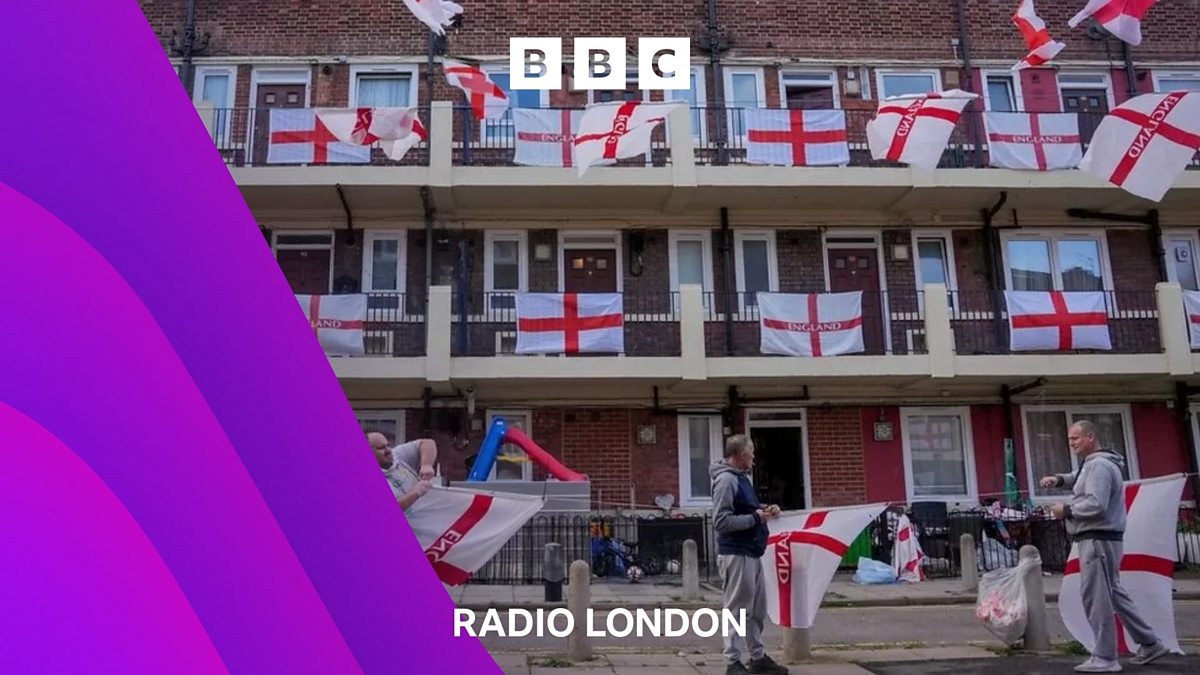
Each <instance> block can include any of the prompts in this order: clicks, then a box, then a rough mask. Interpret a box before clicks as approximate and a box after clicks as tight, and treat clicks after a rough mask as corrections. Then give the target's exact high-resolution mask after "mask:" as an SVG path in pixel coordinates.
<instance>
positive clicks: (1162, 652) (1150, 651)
mask: <svg viewBox="0 0 1200 675" xmlns="http://www.w3.org/2000/svg"><path fill="white" fill-rule="evenodd" d="M1170 653H1171V650H1169V649H1167V646H1166V645H1164V644H1163V643H1162V641H1161V640H1160V641H1158V642H1155V643H1154V644H1152V645H1149V646H1147V645H1142V646H1141V647H1139V648H1138V650H1137V653H1136V654H1134V655H1133V658H1131V659H1129V662H1130V663H1132V664H1133V665H1135V666H1144V665H1146V664H1147V663H1150V662H1151V661H1153V660H1155V659H1157V658H1159V657H1162V656H1166V655H1167V654H1170Z"/></svg>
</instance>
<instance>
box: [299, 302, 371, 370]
mask: <svg viewBox="0 0 1200 675" xmlns="http://www.w3.org/2000/svg"><path fill="white" fill-rule="evenodd" d="M296 301H297V302H299V303H300V308H301V309H303V310H304V316H305V318H307V319H308V323H309V325H310V326H312V330H313V332H314V333H315V334H316V336H317V341H318V342H320V343H321V347H322V348H324V350H325V353H326V354H332V355H337V356H358V355H361V354H362V353H363V352H364V351H365V347H364V345H363V329H364V328H365V327H366V322H367V296H366V295H365V294H362V293H356V294H353V295H297V296H296Z"/></svg>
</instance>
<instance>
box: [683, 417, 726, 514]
mask: <svg viewBox="0 0 1200 675" xmlns="http://www.w3.org/2000/svg"><path fill="white" fill-rule="evenodd" d="M721 455H722V452H721V417H720V416H719V415H699V414H697V415H680V416H679V495H680V497H679V504H680V506H696V505H703V504H705V503H707V502H711V501H712V479H710V478H709V476H708V467H709V465H710V464H712V463H713V462H714V461H716V460H718V459H720V458H721Z"/></svg>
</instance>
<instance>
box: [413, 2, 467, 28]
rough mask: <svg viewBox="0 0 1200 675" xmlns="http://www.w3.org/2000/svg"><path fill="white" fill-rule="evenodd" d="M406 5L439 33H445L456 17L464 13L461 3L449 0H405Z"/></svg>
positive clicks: (422, 21)
mask: <svg viewBox="0 0 1200 675" xmlns="http://www.w3.org/2000/svg"><path fill="white" fill-rule="evenodd" d="M404 5H405V6H406V7H408V11H410V12H412V13H413V16H415V17H417V19H418V20H420V21H421V23H423V24H425V25H426V26H429V30H431V31H433V32H435V33H437V34H438V35H444V34H445V33H446V29H447V28H449V27H450V24H451V23H453V21H454V17H456V16H458V15H459V14H462V13H463V8H462V7H461V6H460V5H457V4H455V3H453V2H449V0H404Z"/></svg>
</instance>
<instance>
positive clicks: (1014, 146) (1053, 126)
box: [983, 112, 1083, 171]
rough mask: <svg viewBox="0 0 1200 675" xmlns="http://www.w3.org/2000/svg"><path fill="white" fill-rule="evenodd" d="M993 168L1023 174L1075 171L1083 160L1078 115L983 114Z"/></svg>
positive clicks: (989, 156)
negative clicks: (1026, 172)
mask: <svg viewBox="0 0 1200 675" xmlns="http://www.w3.org/2000/svg"><path fill="white" fill-rule="evenodd" d="M983 123H984V126H985V127H986V129H987V140H988V158H989V162H990V163H991V165H992V166H995V167H999V168H1002V169H1017V170H1021V171H1061V170H1065V169H1074V168H1075V167H1076V166H1077V165H1078V164H1079V160H1081V159H1082V158H1083V148H1082V147H1081V146H1080V145H1079V116H1078V115H1076V114H1075V113H1024V112H989V113H984V115H983Z"/></svg>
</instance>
